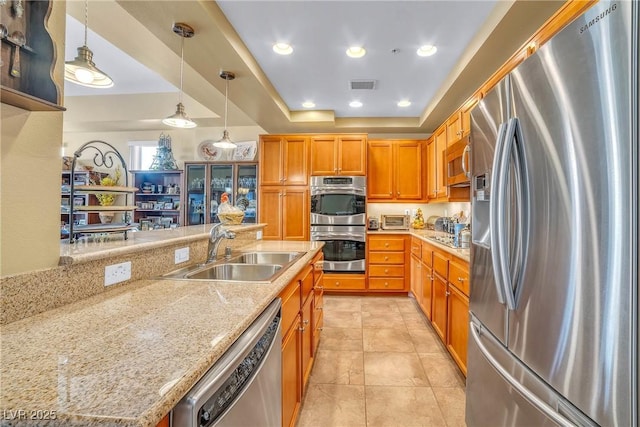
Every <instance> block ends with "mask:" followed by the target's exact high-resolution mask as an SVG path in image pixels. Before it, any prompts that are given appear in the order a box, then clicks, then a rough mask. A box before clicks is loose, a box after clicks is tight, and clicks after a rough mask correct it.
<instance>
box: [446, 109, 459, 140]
mask: <svg viewBox="0 0 640 427" xmlns="http://www.w3.org/2000/svg"><path fill="white" fill-rule="evenodd" d="M446 128H447V147H449V146H451V145H452V144H453V143H455V142H456V141H457V140H459V139H460V138H462V118H461V112H460V111H456V113H455V114H453V115H452V116H451V117H449V119H448V120H447V121H446Z"/></svg>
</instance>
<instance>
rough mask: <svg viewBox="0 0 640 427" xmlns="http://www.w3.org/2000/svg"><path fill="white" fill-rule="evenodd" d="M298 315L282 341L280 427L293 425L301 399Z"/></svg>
mask: <svg viewBox="0 0 640 427" xmlns="http://www.w3.org/2000/svg"><path fill="white" fill-rule="evenodd" d="M299 327H300V315H298V317H297V320H296V321H295V323H294V326H293V327H292V328H291V329H290V330H289V332H288V333H287V334H286V335H285V337H284V339H283V340H282V426H283V427H290V426H292V425H294V422H295V418H296V415H297V414H298V409H299V408H300V401H301V397H302V390H301V385H302V378H301V377H302V369H301V366H300V340H301V336H300V331H299V330H298V328H299Z"/></svg>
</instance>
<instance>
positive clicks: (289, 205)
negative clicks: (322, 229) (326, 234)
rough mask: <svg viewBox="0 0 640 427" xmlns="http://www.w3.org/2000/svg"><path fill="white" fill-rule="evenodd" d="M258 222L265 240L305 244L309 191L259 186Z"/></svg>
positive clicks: (307, 231)
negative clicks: (262, 228) (301, 242)
mask: <svg viewBox="0 0 640 427" xmlns="http://www.w3.org/2000/svg"><path fill="white" fill-rule="evenodd" d="M258 202H259V207H258V212H259V217H260V222H262V223H266V224H267V225H266V227H265V228H264V230H263V234H262V238H263V239H265V240H309V212H310V207H309V189H308V188H307V187H290V186H274V187H269V186H261V187H260V191H259V193H258Z"/></svg>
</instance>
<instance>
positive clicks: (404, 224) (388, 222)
mask: <svg viewBox="0 0 640 427" xmlns="http://www.w3.org/2000/svg"><path fill="white" fill-rule="evenodd" d="M380 228H382V229H383V230H408V229H409V215H390V214H387V215H380Z"/></svg>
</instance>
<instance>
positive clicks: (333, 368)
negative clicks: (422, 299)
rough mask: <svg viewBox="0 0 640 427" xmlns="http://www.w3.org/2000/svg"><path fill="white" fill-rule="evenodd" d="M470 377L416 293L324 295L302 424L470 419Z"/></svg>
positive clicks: (399, 424) (458, 422)
mask: <svg viewBox="0 0 640 427" xmlns="http://www.w3.org/2000/svg"><path fill="white" fill-rule="evenodd" d="M464 405H465V395H464V377H463V376H462V374H461V373H460V371H459V370H458V368H457V366H456V365H455V363H454V362H453V360H451V358H450V357H449V354H448V353H447V351H446V349H445V347H444V346H443V345H442V343H441V342H440V340H439V338H438V337H437V335H436V333H435V332H434V331H433V329H432V328H431V326H429V325H428V323H427V319H426V318H425V317H424V316H423V315H422V313H421V312H420V311H419V309H418V307H417V305H416V303H415V301H414V300H413V299H411V298H407V297H357V296H325V297H324V330H323V332H322V338H321V340H320V346H319V348H318V352H317V355H316V360H315V365H314V367H313V370H312V371H311V377H310V378H309V384H308V387H307V392H306V396H305V398H304V401H303V403H302V409H301V411H300V414H299V416H298V422H297V426H298V427H308V426H318V427H331V426H334V427H356V426H368V427H373V426H393V427H409V426H428V427H430V426H434V427H435V426H447V427H453V426H456V427H457V426H465V422H464Z"/></svg>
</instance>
